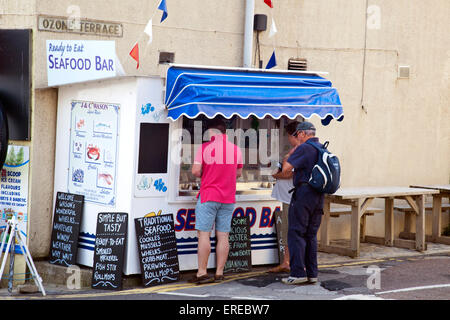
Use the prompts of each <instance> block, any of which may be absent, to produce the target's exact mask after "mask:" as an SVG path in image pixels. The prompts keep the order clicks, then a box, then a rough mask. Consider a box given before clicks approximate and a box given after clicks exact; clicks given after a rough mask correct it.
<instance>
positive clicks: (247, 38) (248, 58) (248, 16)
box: [243, 0, 255, 68]
mask: <svg viewBox="0 0 450 320" xmlns="http://www.w3.org/2000/svg"><path fill="white" fill-rule="evenodd" d="M254 14H255V0H246V2H245V29H244V57H243V67H244V68H251V67H252V48H253V16H254Z"/></svg>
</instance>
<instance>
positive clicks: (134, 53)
mask: <svg viewBox="0 0 450 320" xmlns="http://www.w3.org/2000/svg"><path fill="white" fill-rule="evenodd" d="M264 3H265V4H267V5H268V6H269V7H270V8H271V9H273V1H272V0H264ZM157 10H161V11H162V16H161V21H160V23H162V22H163V21H164V20H165V19H166V18H167V16H168V15H169V12H168V11H167V4H166V0H161V1H160V2H159V5H158V7H157ZM157 10H155V11H154V13H153V15H152V17H151V18H150V20H149V21H148V22H147V25H146V26H145V28H144V34H146V35H147V36H148V42H147V45H149V44H150V43H151V42H152V41H153V17H154V15H155V13H156V11H157ZM271 20H272V23H271V26H270V31H269V38H273V36H274V35H275V34H276V33H277V27H276V25H275V20H274V18H273V14H271ZM141 38H142V35H141V37H140V38H139V39H138V40H137V41H136V43H135V44H134V46H133V48H132V49H131V51H130V53H129V54H130V56H131V57H132V58H133V59H134V60H135V61H136V62H137V65H136V69H139V41H140V40H141ZM273 47H274V49H273V53H272V56H271V57H270V59H269V62H268V63H267V65H266V69H271V68H273V67H275V66H276V65H277V59H276V55H275V44H274V45H273Z"/></svg>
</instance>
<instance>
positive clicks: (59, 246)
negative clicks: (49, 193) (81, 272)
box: [49, 192, 84, 267]
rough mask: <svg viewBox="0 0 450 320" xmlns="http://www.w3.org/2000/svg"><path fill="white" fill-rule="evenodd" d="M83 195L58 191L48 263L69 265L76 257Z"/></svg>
mask: <svg viewBox="0 0 450 320" xmlns="http://www.w3.org/2000/svg"><path fill="white" fill-rule="evenodd" d="M83 205H84V196H81V195H77V194H71V193H64V192H58V193H57V194H56V202H55V214H54V216H53V230H52V240H51V248H50V261H49V262H50V263H52V264H58V265H61V266H64V267H69V266H71V265H73V264H75V262H76V259H77V247H78V235H79V233H80V223H81V217H82V213H83Z"/></svg>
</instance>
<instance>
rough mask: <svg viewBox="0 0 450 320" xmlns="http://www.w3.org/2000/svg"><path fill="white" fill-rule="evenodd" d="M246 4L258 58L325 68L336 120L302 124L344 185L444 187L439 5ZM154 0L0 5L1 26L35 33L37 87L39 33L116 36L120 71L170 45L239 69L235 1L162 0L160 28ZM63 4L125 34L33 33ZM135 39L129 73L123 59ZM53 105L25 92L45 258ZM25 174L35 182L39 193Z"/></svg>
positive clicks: (445, 45)
mask: <svg viewBox="0 0 450 320" xmlns="http://www.w3.org/2000/svg"><path fill="white" fill-rule="evenodd" d="M255 2H256V7H255V13H263V14H267V15H268V28H269V27H270V23H271V18H272V16H273V18H274V19H275V22H276V25H277V29H278V33H277V34H276V35H275V36H274V37H273V38H269V37H268V33H269V32H268V31H266V32H262V33H261V34H260V43H261V58H262V59H263V61H264V62H263V65H264V66H265V65H266V63H267V61H268V59H269V57H270V55H271V53H272V51H273V50H274V48H275V49H276V55H277V62H278V66H277V67H276V68H277V69H286V68H287V61H288V59H289V58H291V57H302V58H307V60H308V69H309V70H322V71H328V72H329V75H328V78H329V79H330V80H331V81H332V82H333V84H334V86H335V87H337V88H338V91H339V93H340V96H341V100H342V103H343V105H344V113H345V120H344V121H343V122H342V123H338V122H336V121H333V122H332V123H331V124H330V125H329V126H327V127H322V126H321V125H320V122H319V120H318V119H316V118H313V119H312V121H313V122H314V123H316V124H317V125H318V126H319V130H318V134H319V136H320V137H321V138H322V139H325V140H330V142H331V143H330V149H331V150H332V151H333V152H334V153H336V154H338V155H339V156H340V158H341V162H342V166H343V181H342V185H343V186H363V185H368V186H381V185H409V184H412V183H426V184H432V183H440V184H444V183H445V184H447V183H449V182H450V125H449V123H450V99H449V98H450V90H449V89H450V88H449V78H450V77H449V75H450V39H449V37H448V32H447V29H448V16H449V14H450V2H449V1H447V0H429V1H419V0H396V1H391V0H368V2H367V4H368V7H369V13H368V14H367V18H368V21H369V23H368V24H366V1H365V0H283V1H275V8H274V9H270V8H269V7H268V6H267V5H265V4H264V2H263V1H262V0H256V1H255ZM158 3H159V0H136V1H133V2H124V1H122V0H108V1H95V2H94V1H89V0H79V1H76V0H60V1H53V0H34V1H32V0H21V1H13V0H0V14H1V15H0V28H33V29H34V30H35V32H34V52H33V55H34V60H33V63H34V78H33V79H34V86H35V87H36V88H44V89H45V87H46V86H47V85H46V83H47V78H46V69H45V68H46V50H45V49H46V48H45V40H46V39H73V40H76V39H87V40H89V39H102V40H104V39H110V40H115V41H116V51H117V55H118V57H119V59H120V61H121V63H122V65H123V67H124V69H125V72H126V73H127V75H163V74H164V71H165V70H166V67H164V66H161V65H158V58H159V52H160V51H169V52H175V62H176V63H186V64H201V65H222V66H242V50H243V32H244V10H245V1H243V0H229V1H220V0H214V1H201V0H190V1H180V0H167V6H168V11H169V16H168V18H167V19H166V20H165V21H164V23H162V24H160V23H159V20H160V17H161V11H159V10H156V7H157V5H158ZM73 5H75V6H79V8H80V14H81V18H88V19H97V20H106V21H113V22H120V23H122V24H123V29H124V32H123V37H122V38H105V37H103V38H102V37H99V36H86V35H78V34H67V33H52V32H38V31H37V26H36V24H37V16H38V15H52V16H68V15H69V14H70V11H69V12H68V9H69V8H70V6H73ZM153 13H155V15H154V18H153V25H154V26H153V42H152V43H151V44H150V45H147V37H146V36H145V35H144V34H143V30H144V28H145V25H146V24H147V21H148V19H149V18H150V16H151V15H152V14H153ZM366 25H367V26H368V27H367V28H366ZM137 40H139V43H140V48H141V52H140V54H141V62H140V65H141V66H140V68H139V69H138V70H136V63H135V61H134V60H132V59H131V58H130V57H129V55H128V53H129V51H130V50H131V48H132V46H133V44H134V43H135V42H136V41H137ZM254 49H255V43H254ZM255 64H256V62H255ZM399 65H409V66H410V68H411V69H410V70H411V75H410V77H409V79H398V77H397V68H398V66H399ZM55 104H56V97H55V92H54V91H52V90H37V91H36V92H35V103H34V108H35V109H34V110H33V112H35V115H34V122H33V131H32V144H33V159H34V160H33V161H34V162H33V163H32V171H33V174H32V177H33V181H32V183H31V185H32V191H31V192H32V194H31V201H32V203H33V205H32V207H31V208H30V220H31V230H30V231H31V232H30V234H31V239H37V238H38V236H37V235H38V234H39V235H40V237H42V238H41V239H40V240H39V243H38V244H36V245H34V244H33V253H34V254H35V255H39V256H43V255H45V254H44V253H45V250H44V249H41V248H42V246H45V243H46V241H48V239H49V237H50V236H49V235H48V230H49V226H48V225H47V224H46V223H47V221H49V217H51V212H50V211H51V189H52V188H51V185H52V178H51V177H52V175H53V161H51V159H50V157H51V154H52V150H53V149H52V148H53V147H52V146H53V144H54V140H55V137H54V128H53V127H51V126H50V127H47V125H46V121H50V122H51V121H54V119H55V118H54V112H55V111H54V110H56V106H55ZM362 105H363V106H364V108H362ZM41 108H42V109H41ZM50 122H49V123H50ZM52 126H54V123H53V124H52ZM41 130H43V131H41ZM41 150H42V151H41ZM41 152H45V153H46V154H45V155H43V154H41ZM37 168H39V169H38V170H37ZM36 171H39V172H36ZM43 176H45V177H43ZM34 179H44V182H45V183H48V185H46V186H45V188H46V189H45V190H44V189H42V188H40V186H41V181H39V180H34ZM342 219H344V218H342ZM372 219H373V220H374V222H373V223H372V225H375V226H376V228H375V229H374V230H373V232H375V233H378V234H380V235H382V234H383V232H384V231H383V230H384V228H383V225H384V219H383V217H382V216H381V217H379V218H378V217H374V218H371V220H372ZM38 221H39V222H38ZM342 228H343V227H342ZM342 228H341V227H339V229H340V231H341V229H342ZM368 229H369V228H368ZM342 232H343V233H346V232H347V230H343V231H342ZM35 235H36V236H35ZM35 237H36V238H35Z"/></svg>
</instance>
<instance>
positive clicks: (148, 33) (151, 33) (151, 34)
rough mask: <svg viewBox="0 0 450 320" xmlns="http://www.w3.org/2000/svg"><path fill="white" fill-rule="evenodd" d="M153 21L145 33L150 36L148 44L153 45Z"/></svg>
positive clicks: (146, 27)
mask: <svg viewBox="0 0 450 320" xmlns="http://www.w3.org/2000/svg"><path fill="white" fill-rule="evenodd" d="M152 30H153V21H152V19H150V20H149V21H148V23H147V25H146V26H145V29H144V32H145V33H146V34H147V35H148V44H150V43H152V41H153V31H152Z"/></svg>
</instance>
